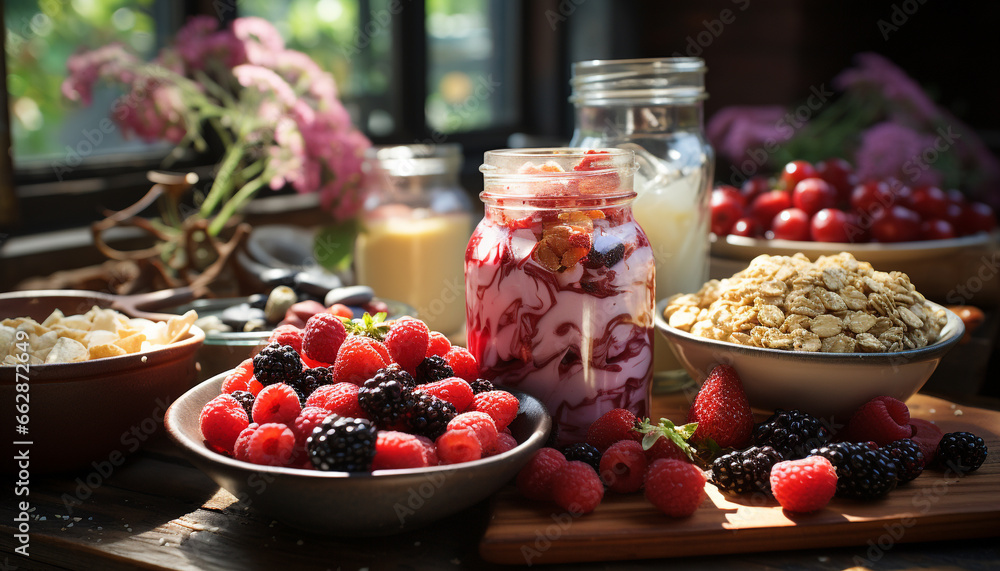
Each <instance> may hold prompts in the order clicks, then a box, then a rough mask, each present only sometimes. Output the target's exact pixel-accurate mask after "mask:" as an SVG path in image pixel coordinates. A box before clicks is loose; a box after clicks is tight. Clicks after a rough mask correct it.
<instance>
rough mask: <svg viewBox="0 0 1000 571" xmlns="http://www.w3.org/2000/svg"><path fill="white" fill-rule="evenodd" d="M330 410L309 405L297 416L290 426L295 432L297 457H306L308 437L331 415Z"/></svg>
mask: <svg viewBox="0 0 1000 571" xmlns="http://www.w3.org/2000/svg"><path fill="white" fill-rule="evenodd" d="M330 414H331V413H330V411H328V410H326V409H325V408H320V407H318V406H307V407H305V408H304V409H302V412H300V413H299V415H298V416H296V417H295V420H294V421H292V424H290V425H289V426H288V427H289V428H291V429H292V432H293V433H295V459H296V460H299V459H302V458H305V455H306V454H307V452H306V439H308V438H309V435H310V434H312V432H313V429H314V428H316V427H317V426H319V425H320V424H322V423H323V420H325V419H326V417H328V416H330Z"/></svg>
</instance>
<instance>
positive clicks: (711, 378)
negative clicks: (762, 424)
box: [688, 365, 753, 448]
mask: <svg viewBox="0 0 1000 571" xmlns="http://www.w3.org/2000/svg"><path fill="white" fill-rule="evenodd" d="M688 422H689V423H691V422H697V423H698V428H697V430H695V432H694V435H693V436H692V439H693V440H694V441H695V442H704V441H707V440H708V439H711V440H713V441H715V443H716V444H718V445H719V446H720V447H721V448H742V447H745V446H746V445H747V444H749V443H750V438H751V436H753V411H752V410H750V401H749V400H747V395H746V393H745V392H743V383H742V382H741V381H740V377H739V375H738V374H737V373H736V370H735V369H733V368H732V367H730V366H729V365H718V366H716V367H715V368H714V369H712V372H711V373H709V375H708V378H707V379H705V382H704V383H702V385H701V389H699V390H698V395H697V396H696V397H695V399H694V404H692V405H691V410H689V411H688Z"/></svg>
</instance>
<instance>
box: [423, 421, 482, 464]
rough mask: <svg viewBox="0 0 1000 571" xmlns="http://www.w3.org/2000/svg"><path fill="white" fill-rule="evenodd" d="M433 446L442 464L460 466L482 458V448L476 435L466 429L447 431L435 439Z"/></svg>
mask: <svg viewBox="0 0 1000 571" xmlns="http://www.w3.org/2000/svg"><path fill="white" fill-rule="evenodd" d="M434 444H435V445H436V446H437V454H438V458H439V459H440V460H441V463H442V464H461V463H462V462H470V461H472V460H479V459H480V458H482V457H483V448H482V446H480V444H479V439H478V438H477V437H476V433H475V432H473V431H472V430H470V429H468V428H460V429H458V430H447V431H445V433H444V434H442V435H441V436H438V437H437V440H435V441H434Z"/></svg>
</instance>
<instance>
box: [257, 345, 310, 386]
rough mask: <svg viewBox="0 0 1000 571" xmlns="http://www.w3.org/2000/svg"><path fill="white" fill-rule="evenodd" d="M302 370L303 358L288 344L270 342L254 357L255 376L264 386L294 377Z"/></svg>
mask: <svg viewBox="0 0 1000 571" xmlns="http://www.w3.org/2000/svg"><path fill="white" fill-rule="evenodd" d="M301 372H302V359H301V358H300V357H299V353H298V351H296V350H295V349H293V348H292V347H290V346H288V345H278V344H277V343H268V344H267V346H265V347H264V348H263V349H261V350H260V353H257V354H256V355H255V356H254V358H253V376H254V378H255V379H257V380H258V381H260V383H261V384H262V385H264V386H267V385H273V384H275V383H283V382H285V381H288V380H290V379H294V378H296V377H298V376H299V373H301Z"/></svg>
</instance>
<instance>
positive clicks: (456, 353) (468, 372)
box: [444, 347, 479, 382]
mask: <svg viewBox="0 0 1000 571" xmlns="http://www.w3.org/2000/svg"><path fill="white" fill-rule="evenodd" d="M444 360H445V361H447V362H448V366H449V367H451V369H452V370H453V371H454V372H455V376H456V377H461V378H463V379H465V380H466V382H472V381H474V380H476V379H477V378H478V377H479V363H477V362H476V358H475V357H473V356H472V353H470V352H469V350H468V349H466V348H465V347H452V348H451V349H449V350H448V352H447V353H445V356H444Z"/></svg>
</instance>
